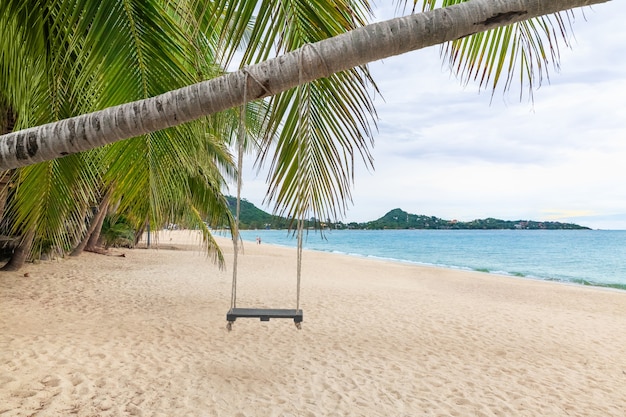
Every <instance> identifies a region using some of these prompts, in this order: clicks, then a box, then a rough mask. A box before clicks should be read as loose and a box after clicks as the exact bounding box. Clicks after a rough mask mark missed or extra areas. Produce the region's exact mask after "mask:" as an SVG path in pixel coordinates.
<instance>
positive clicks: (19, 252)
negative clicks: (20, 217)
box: [0, 228, 35, 271]
mask: <svg viewBox="0 0 626 417" xmlns="http://www.w3.org/2000/svg"><path fill="white" fill-rule="evenodd" d="M34 239H35V229H34V228H32V229H30V230H28V231H27V232H26V233H25V234H24V235H22V239H21V240H20V243H19V244H18V245H17V247H16V248H15V249H14V251H13V255H12V256H11V259H9V262H7V263H6V264H5V265H4V266H3V267H2V268H0V270H2V271H17V270H18V269H20V268H21V267H23V266H24V264H25V263H26V260H27V259H28V256H29V255H30V249H31V248H32V246H33V240H34Z"/></svg>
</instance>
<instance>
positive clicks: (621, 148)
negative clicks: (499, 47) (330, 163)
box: [233, 1, 626, 229]
mask: <svg viewBox="0 0 626 417" xmlns="http://www.w3.org/2000/svg"><path fill="white" fill-rule="evenodd" d="M379 3H384V2H379ZM375 12H376V20H381V19H385V18H390V17H393V13H394V9H393V6H389V8H388V9H385V8H382V7H378V8H376V9H375ZM623 16H626V2H619V1H612V2H609V3H606V4H600V5H596V6H594V7H593V8H585V9H584V16H583V14H582V13H581V12H580V11H577V12H576V14H575V17H574V19H573V21H572V22H573V24H572V26H573V31H572V33H571V36H570V38H569V42H570V44H571V47H570V48H568V47H566V46H565V45H562V46H561V51H560V52H561V59H560V69H559V70H558V71H556V70H554V69H550V71H549V73H550V79H549V82H548V81H547V80H544V82H543V84H542V86H541V87H540V88H539V89H536V90H535V91H534V93H533V95H534V101H533V102H531V101H529V100H528V99H527V97H524V98H523V99H522V100H521V101H520V98H519V93H518V91H517V89H516V88H513V89H512V90H511V91H510V92H508V93H505V92H502V91H496V93H495V94H494V96H493V98H492V96H491V91H480V92H479V88H478V85H477V84H472V83H469V84H468V85H463V84H462V83H461V81H460V80H458V79H457V78H455V77H454V76H453V75H451V73H450V71H449V70H448V68H447V66H446V65H444V64H443V61H442V59H441V58H440V56H439V48H438V47H433V48H428V49H425V50H421V51H416V52H413V53H409V54H405V55H401V56H397V57H393V58H389V59H386V60H384V61H380V62H376V63H373V64H371V66H370V69H371V71H372V73H373V76H374V79H375V80H376V82H377V84H378V86H379V89H380V91H381V93H382V96H383V97H380V96H377V97H376V98H375V103H376V109H377V111H378V132H377V133H376V134H375V148H374V151H373V155H374V159H375V162H374V164H375V169H374V171H371V172H370V171H368V170H366V169H365V167H364V166H363V165H362V164H361V165H358V166H357V170H356V177H355V185H354V190H353V204H352V205H351V206H350V208H349V210H348V212H347V213H346V216H345V218H344V219H343V220H344V221H367V220H372V219H376V218H378V217H381V216H382V215H384V214H385V213H386V212H387V211H389V210H391V209H393V208H402V209H403V210H406V211H408V212H410V213H415V214H425V215H432V216H438V217H443V218H445V219H458V220H472V219H476V218H485V217H497V218H502V219H509V220H517V219H532V220H554V221H567V222H569V221H571V222H577V223H580V224H583V225H586V226H589V227H592V228H602V229H626V187H625V186H624V180H625V179H626V25H624V22H623ZM246 165H247V168H246V170H245V171H246V172H245V178H244V187H243V191H242V195H243V197H244V198H246V199H247V200H248V201H250V202H252V203H254V204H256V205H257V206H259V207H261V208H265V209H268V208H267V207H264V206H263V205H262V201H263V197H264V195H265V191H266V185H265V174H264V173H263V172H261V173H260V174H258V175H256V171H255V170H253V169H252V161H251V160H247V161H246ZM233 190H234V187H233Z"/></svg>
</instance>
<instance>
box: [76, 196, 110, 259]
mask: <svg viewBox="0 0 626 417" xmlns="http://www.w3.org/2000/svg"><path fill="white" fill-rule="evenodd" d="M111 190H112V188H109V189H108V190H107V192H106V193H105V194H104V196H103V197H102V200H101V201H100V204H99V205H98V212H97V213H96V214H95V216H93V217H92V218H91V222H90V223H89V228H88V229H87V233H86V234H85V236H84V237H83V239H82V240H81V241H80V243H79V244H78V246H76V247H75V248H74V250H73V251H72V253H70V256H78V255H80V254H81V253H83V250H87V251H93V250H94V248H95V245H96V244H97V243H98V240H99V239H100V230H101V229H102V223H103V222H104V218H105V216H106V213H107V210H108V208H109V202H110V201H111ZM94 236H95V237H94ZM94 242H95V243H94Z"/></svg>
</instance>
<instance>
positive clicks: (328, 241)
mask: <svg viewBox="0 0 626 417" xmlns="http://www.w3.org/2000/svg"><path fill="white" fill-rule="evenodd" d="M241 234H242V237H243V239H244V240H246V241H250V242H252V243H254V241H255V239H256V237H257V236H259V237H261V239H262V242H263V243H270V244H275V245H282V246H292V247H295V246H296V239H295V237H294V236H293V233H290V232H287V231H285V230H244V231H242V232H241ZM303 246H304V248H305V249H309V250H317V251H325V252H334V253H342V254H347V255H352V256H359V257H369V258H379V259H386V260H392V261H398V262H408V263H415V264H420V265H433V266H440V267H445V268H455V269H465V270H475V271H482V272H487V273H493V274H503V275H510V276H517V277H523V278H532V279H541V280H549V281H563V282H571V283H576V284H583V285H595V286H603V287H612V288H619V289H623V290H626V231H624V230H615V231H609V230H332V231H326V232H324V235H323V237H322V236H320V233H319V232H313V231H309V232H308V233H306V232H305V241H304V245H303ZM305 256H306V255H305Z"/></svg>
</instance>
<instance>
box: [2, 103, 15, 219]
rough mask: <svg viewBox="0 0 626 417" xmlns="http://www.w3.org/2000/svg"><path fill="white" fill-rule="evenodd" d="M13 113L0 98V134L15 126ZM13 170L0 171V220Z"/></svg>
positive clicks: (9, 131) (4, 133) (9, 130)
mask: <svg viewBox="0 0 626 417" xmlns="http://www.w3.org/2000/svg"><path fill="white" fill-rule="evenodd" d="M15 119H16V116H15V113H13V109H11V107H10V106H8V105H6V104H4V102H3V101H2V100H0V135H6V134H7V133H11V132H12V131H13V127H14V126H15ZM13 171H14V170H12V169H11V170H8V171H2V172H0V220H2V219H3V218H4V208H5V207H6V202H7V197H8V194H9V183H10V182H11V177H12V174H13Z"/></svg>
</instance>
